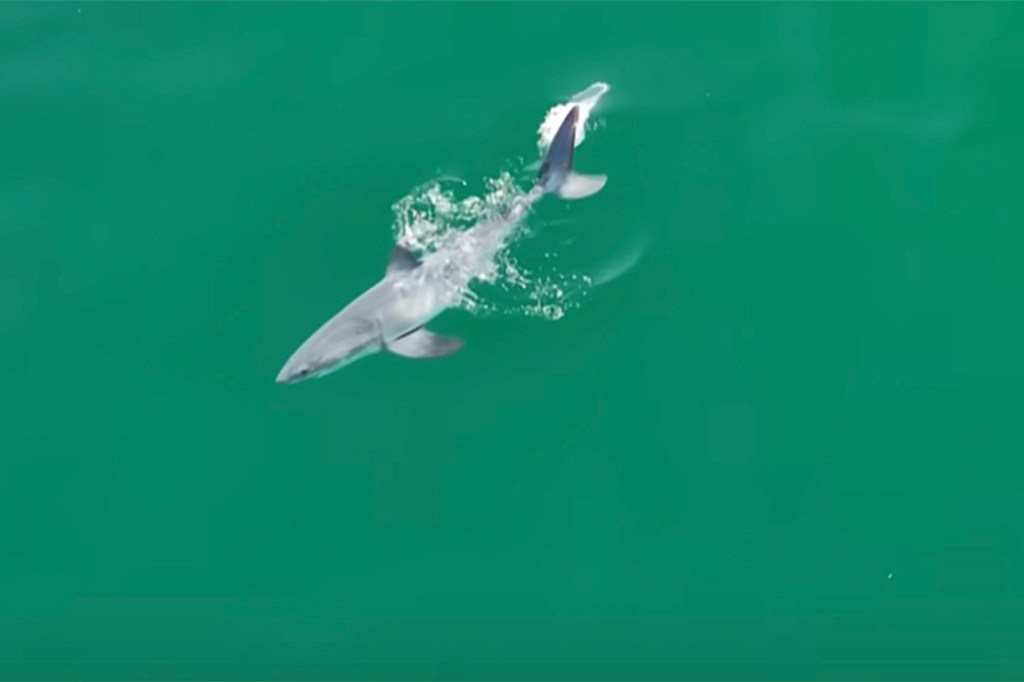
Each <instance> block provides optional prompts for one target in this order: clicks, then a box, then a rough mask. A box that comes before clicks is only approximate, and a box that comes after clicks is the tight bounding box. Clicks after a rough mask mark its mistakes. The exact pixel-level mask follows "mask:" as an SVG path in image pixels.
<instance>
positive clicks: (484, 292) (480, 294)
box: [392, 83, 609, 320]
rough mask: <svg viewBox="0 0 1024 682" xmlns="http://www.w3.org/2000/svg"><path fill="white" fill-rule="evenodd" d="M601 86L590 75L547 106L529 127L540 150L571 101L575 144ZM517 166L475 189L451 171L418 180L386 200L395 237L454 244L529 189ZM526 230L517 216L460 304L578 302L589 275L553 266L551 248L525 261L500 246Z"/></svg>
mask: <svg viewBox="0 0 1024 682" xmlns="http://www.w3.org/2000/svg"><path fill="white" fill-rule="evenodd" d="M608 90H609V86H608V85H607V84H605V83H594V84H593V85H591V86H590V87H588V88H587V89H586V90H583V91H582V92H580V93H577V94H576V95H574V96H573V97H572V98H570V99H569V101H568V102H565V103H561V104H556V105H555V106H553V107H551V108H550V109H549V110H548V111H547V113H546V114H545V116H544V119H543V121H542V122H541V125H540V127H539V128H538V131H537V135H538V147H539V148H540V151H541V152H543V150H544V149H546V148H547V145H548V144H550V142H551V139H552V137H553V136H554V134H555V132H556V131H557V129H558V126H559V125H560V124H561V122H562V120H563V119H564V117H565V114H566V113H567V112H568V110H569V108H570V107H571V106H573V105H576V106H578V107H579V112H580V115H579V120H578V122H577V134H576V146H579V145H580V143H581V142H583V139H584V137H585V135H586V131H587V130H588V129H589V130H592V129H593V126H592V125H591V126H588V120H589V118H590V114H591V112H592V111H593V109H594V107H595V106H596V105H597V103H598V101H599V100H600V99H601V97H602V96H603V95H604V94H605V93H606V92H608ZM524 170H526V167H524V166H523V165H522V164H521V163H520V164H518V165H516V166H514V167H513V168H512V169H511V170H506V171H503V172H501V173H500V174H499V175H498V176H497V177H493V178H485V179H484V191H483V192H482V193H481V194H480V195H475V194H473V193H471V192H470V190H469V185H468V183H467V182H466V181H465V180H464V179H462V178H458V177H453V176H442V177H438V178H435V179H434V180H431V181H429V182H426V183H424V184H423V185H420V186H419V187H417V188H415V189H413V191H412V192H410V193H409V194H407V195H406V196H404V197H402V198H401V199H399V200H398V201H397V202H395V203H394V204H393V205H392V211H393V213H394V215H395V222H394V227H393V230H394V234H395V239H396V242H397V243H399V244H401V245H403V246H405V247H406V248H409V249H412V250H414V251H419V252H423V253H431V252H435V251H437V250H439V249H442V248H458V245H459V240H460V236H461V235H463V234H464V233H465V231H466V230H468V229H469V228H471V227H473V226H474V225H476V224H478V223H480V222H483V221H486V220H489V219H493V218H496V217H498V216H500V215H502V214H503V213H504V212H505V211H507V210H508V209H509V208H510V207H511V206H512V204H513V203H514V202H515V201H516V199H518V198H520V197H522V196H523V195H525V194H526V192H527V191H529V187H528V186H527V187H522V186H520V185H519V183H518V182H517V177H518V176H521V175H523V171H524ZM530 181H531V182H532V174H531V177H530ZM530 232H531V231H530V230H529V228H527V227H526V225H525V224H520V225H519V226H518V227H517V229H516V230H515V231H514V232H513V234H512V236H511V237H510V239H509V243H508V246H507V247H506V248H505V249H503V250H502V251H501V252H499V253H498V255H497V256H496V257H495V259H494V260H493V262H492V263H490V264H489V266H488V267H487V268H484V269H482V270H481V271H480V272H479V273H478V274H477V276H476V281H475V282H474V286H473V287H472V288H471V289H469V290H467V291H465V292H463V295H462V296H461V302H460V307H461V308H462V309H464V310H466V311H468V312H471V313H474V314H479V315H522V316H528V317H537V318H541V319H546V320H558V319H561V318H562V317H564V316H565V314H566V312H568V311H569V310H571V309H572V308H575V307H577V306H578V305H579V304H580V302H581V299H582V298H583V297H584V296H585V295H586V293H587V291H588V290H589V289H590V287H591V286H592V285H593V282H592V281H591V280H590V278H589V277H587V276H586V275H584V274H582V273H571V272H570V273H565V272H561V271H560V270H559V269H558V268H556V267H554V265H555V263H554V261H556V260H557V253H554V252H546V253H544V255H543V260H544V262H543V263H540V264H537V265H535V266H530V267H528V266H526V265H524V264H523V263H521V262H520V261H519V260H518V259H517V258H516V257H515V256H514V255H513V254H512V253H511V249H510V248H508V247H510V246H512V245H513V244H514V243H515V242H516V241H518V240H519V239H520V238H522V237H523V236H525V235H529V234H530Z"/></svg>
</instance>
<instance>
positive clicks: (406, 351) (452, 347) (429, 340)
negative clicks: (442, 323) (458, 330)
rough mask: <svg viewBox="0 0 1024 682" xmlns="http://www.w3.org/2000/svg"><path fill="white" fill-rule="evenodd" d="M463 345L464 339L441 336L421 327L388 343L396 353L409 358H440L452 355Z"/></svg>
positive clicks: (389, 347)
mask: <svg viewBox="0 0 1024 682" xmlns="http://www.w3.org/2000/svg"><path fill="white" fill-rule="evenodd" d="M462 345H463V344H462V339H456V338H454V337H451V336H441V335H440V334H435V333H434V332H431V331H427V330H426V329H424V328H423V327H420V328H419V329H417V330H415V331H413V332H410V333H409V334H406V335H405V336H403V337H401V338H398V339H395V340H394V341H392V342H391V343H389V344H388V345H387V348H388V350H389V351H391V352H392V353H394V354H395V355H401V356H403V357H407V358H439V357H441V356H443V355H451V354H452V353H454V352H455V351H457V350H459V349H460V348H462Z"/></svg>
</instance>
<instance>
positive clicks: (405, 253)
mask: <svg viewBox="0 0 1024 682" xmlns="http://www.w3.org/2000/svg"><path fill="white" fill-rule="evenodd" d="M419 266H420V262H419V260H417V259H416V256H414V255H412V251H410V250H409V249H407V248H405V247H404V246H402V245H401V244H399V245H398V246H396V247H395V248H394V249H393V250H392V251H391V258H389V259H388V269H387V270H386V271H385V274H388V275H393V274H395V273H398V272H408V271H409V270H415V269H416V268H418V267H419Z"/></svg>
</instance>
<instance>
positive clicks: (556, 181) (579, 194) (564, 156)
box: [537, 106, 608, 199]
mask: <svg viewBox="0 0 1024 682" xmlns="http://www.w3.org/2000/svg"><path fill="white" fill-rule="evenodd" d="M579 115H580V111H579V107H576V106H574V107H573V108H572V109H570V110H569V113H568V114H567V115H566V117H565V120H563V121H562V125H561V126H559V128H558V132H557V133H555V136H554V137H553V138H552V139H551V144H550V145H548V150H547V153H545V154H544V161H543V162H542V163H541V165H540V173H538V174H537V184H539V185H540V186H541V187H543V188H544V191H545V192H552V193H554V194H557V195H558V196H560V197H562V198H563V199H583V198H585V197H589V196H590V195H592V194H597V193H598V192H600V191H601V188H602V187H604V183H605V182H607V181H608V176H607V175H582V174H580V173H574V172H573V170H572V157H573V152H574V151H575V149H576V121H577V120H578V119H579Z"/></svg>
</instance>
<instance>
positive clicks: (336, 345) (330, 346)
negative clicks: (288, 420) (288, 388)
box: [277, 320, 380, 384]
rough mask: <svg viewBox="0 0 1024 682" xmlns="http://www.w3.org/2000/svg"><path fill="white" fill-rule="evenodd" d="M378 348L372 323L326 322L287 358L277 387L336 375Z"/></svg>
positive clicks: (378, 338)
mask: <svg viewBox="0 0 1024 682" xmlns="http://www.w3.org/2000/svg"><path fill="white" fill-rule="evenodd" d="M379 349H380V336H379V334H378V333H377V330H376V328H375V326H374V325H373V324H372V323H365V324H364V323H351V322H348V321H344V320H342V321H334V320H332V321H331V322H328V323H327V324H326V325H324V327H323V328H321V329H320V330H319V331H318V332H317V333H316V334H314V335H313V336H312V337H310V339H309V340H308V341H306V343H304V344H302V346H300V347H299V349H298V350H297V351H295V353H294V354H293V355H292V356H291V357H290V358H288V362H286V363H285V364H284V367H282V368H281V371H280V372H278V375H277V383H279V384H297V383H299V382H300V381H306V380H307V379H316V378H318V377H322V376H326V375H328V374H331V373H332V372H337V371H338V370H339V369H341V368H342V367H344V366H345V365H348V364H351V363H353V362H355V361H356V360H358V359H359V358H361V357H363V356H365V355H369V354H370V353H373V352H374V351H376V350H379Z"/></svg>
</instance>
